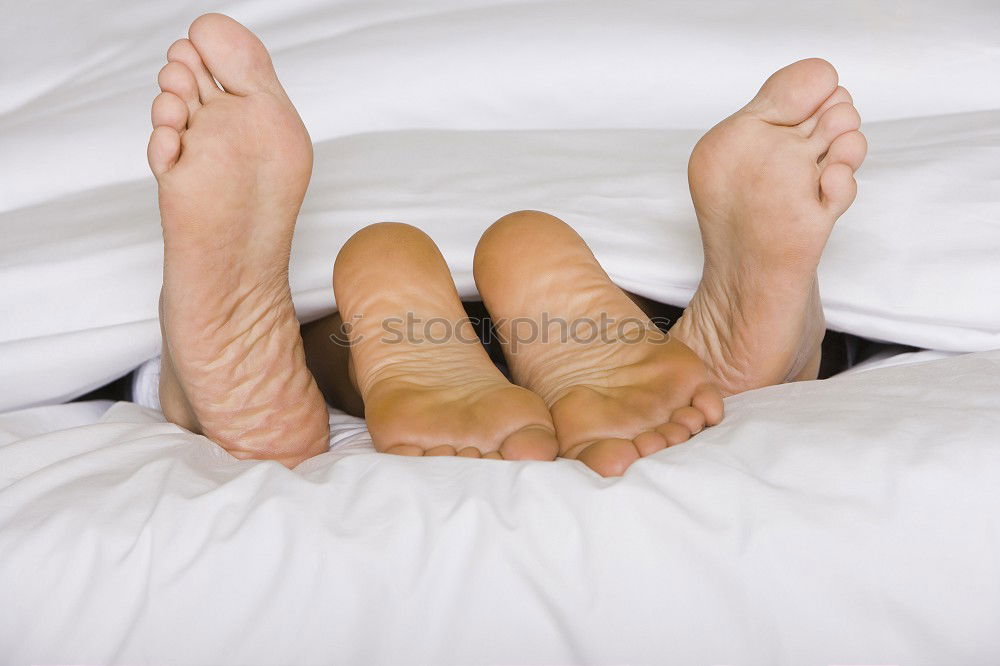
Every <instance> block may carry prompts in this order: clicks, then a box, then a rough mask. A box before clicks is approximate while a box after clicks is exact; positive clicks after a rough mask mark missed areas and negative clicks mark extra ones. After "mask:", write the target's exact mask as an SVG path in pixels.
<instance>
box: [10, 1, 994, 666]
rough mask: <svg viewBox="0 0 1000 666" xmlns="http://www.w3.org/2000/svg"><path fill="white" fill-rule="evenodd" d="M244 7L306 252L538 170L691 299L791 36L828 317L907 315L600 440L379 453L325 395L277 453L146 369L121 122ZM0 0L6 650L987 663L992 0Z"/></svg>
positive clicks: (296, 659) (77, 659) (541, 186)
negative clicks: (313, 434)
mask: <svg viewBox="0 0 1000 666" xmlns="http://www.w3.org/2000/svg"><path fill="white" fill-rule="evenodd" d="M210 9H212V10H220V11H224V12H226V13H229V14H231V15H233V16H234V17H235V18H237V19H239V20H241V21H243V22H244V23H246V24H247V25H248V26H250V27H251V28H253V29H254V30H256V31H258V32H259V34H260V35H261V36H262V38H263V40H264V42H265V43H266V44H267V45H268V46H269V47H270V48H271V49H272V52H273V56H274V60H275V64H276V67H277V69H278V73H279V76H281V78H282V80H283V82H284V83H285V85H286V88H287V89H288V92H289V95H290V96H291V98H292V99H293V100H294V101H295V103H296V104H297V106H298V108H299V110H300V112H301V113H302V116H303V118H304V120H305V122H306V125H307V127H308V128H309V130H310V133H311V135H312V138H313V140H314V143H315V153H316V164H315V169H314V176H313V182H312V184H311V186H310V191H309V194H308V195H307V199H306V202H305V205H304V206H303V210H302V216H301V219H300V222H299V226H298V228H297V232H296V239H295V245H294V247H293V263H292V269H291V271H292V272H291V280H292V287H293V292H294V296H295V301H296V307H297V310H298V313H299V315H300V317H301V318H302V319H303V320H304V321H306V320H311V319H314V318H316V317H319V316H322V315H324V314H326V313H329V312H331V311H332V310H333V309H334V308H335V303H334V300H333V293H332V289H331V287H330V269H331V263H332V258H333V256H334V255H335V254H336V251H337V249H338V248H339V246H340V245H341V244H342V243H343V241H344V240H346V238H347V237H349V236H350V235H351V233H353V232H354V231H356V230H357V229H359V228H360V227H362V226H364V225H365V224H368V223H371V222H373V221H377V220H383V219H394V220H400V221H406V222H410V223H412V224H416V225H418V226H420V227H421V228H423V229H425V230H427V231H428V233H429V234H430V235H431V236H432V237H433V238H434V239H435V241H436V242H437V243H438V244H439V245H440V246H441V248H442V251H443V253H444V255H445V257H446V259H447V260H448V263H449V265H450V267H451V269H452V271H453V274H454V275H455V279H456V283H457V285H458V287H459V291H460V292H461V294H462V295H463V296H466V297H474V296H475V289H474V284H473V281H472V278H471V257H472V248H473V247H474V245H475V242H476V240H477V238H478V236H479V234H480V233H481V232H482V230H483V229H484V228H485V227H486V226H488V225H489V224H490V223H491V222H492V221H493V220H494V219H496V218H497V217H499V216H500V215H502V214H504V213H506V212H509V211H511V210H515V209H524V208H541V209H545V210H548V211H551V212H553V213H554V214H556V215H559V216H560V217H562V218H563V219H565V220H566V221H567V222H569V223H570V224H572V225H573V226H574V227H576V228H577V229H578V230H579V231H580V233H581V234H582V235H583V236H584V238H585V239H586V240H587V241H588V242H589V243H590V244H591V246H592V247H593V248H594V251H595V254H596V255H597V256H598V259H600V260H601V261H602V263H603V264H604V265H605V266H606V267H607V268H608V270H609V273H610V274H611V275H612V277H613V278H614V279H615V280H616V281H617V282H618V283H619V284H620V285H621V286H623V287H625V288H627V289H629V290H630V291H633V292H635V293H638V294H641V295H643V296H646V297H649V298H652V299H655V300H658V301H662V302H665V303H671V304H675V305H683V304H684V303H686V301H687V299H689V298H690V296H691V294H692V293H693V290H694V288H695V286H696V285H697V281H698V277H699V271H700V265H701V254H700V245H699V240H698V233H697V227H696V225H695V223H694V219H693V213H692V210H691V206H690V202H689V199H688V195H687V191H686V182H685V166H686V164H685V162H686V156H687V154H688V152H689V151H690V148H691V146H692V145H693V144H694V142H695V141H696V140H697V138H698V136H700V134H701V133H702V132H703V131H704V130H705V129H706V128H707V126H709V125H711V124H712V123H714V122H715V121H717V120H718V119H720V118H722V117H723V116H725V115H726V114H728V113H730V112H732V111H733V110H734V109H735V108H736V107H738V106H739V105H740V104H741V103H742V102H743V101H745V99H747V98H749V97H750V96H751V95H752V94H753V92H754V90H755V88H756V86H757V85H759V83H760V81H761V80H762V79H763V77H765V76H766V75H767V74H768V73H770V72H771V71H773V70H774V69H776V68H777V67H780V66H781V65H784V64H787V62H790V61H792V60H795V59H797V58H800V57H806V56H812V55H819V56H822V57H825V58H827V59H829V60H831V61H832V62H834V63H835V64H836V65H837V67H838V69H839V70H840V72H841V76H842V81H843V82H844V83H845V85H847V86H848V87H849V88H850V89H851V91H852V93H853V94H854V97H855V100H856V103H857V105H858V106H859V108H860V110H861V112H862V115H863V117H864V118H865V126H864V128H863V129H864V131H865V133H866V135H867V136H868V138H869V142H870V146H871V149H870V156H869V159H868V161H867V163H866V165H865V166H864V167H863V168H862V170H861V172H859V183H860V195H859V199H858V201H857V203H856V204H855V206H854V207H853V208H852V209H851V211H849V212H848V214H846V215H845V216H844V217H843V218H842V219H841V221H840V222H839V223H838V225H837V228H836V230H835V232H834V235H833V237H832V238H831V241H830V244H829V246H828V249H827V253H826V255H825V256H824V259H823V263H822V264H821V269H820V280H821V284H822V290H823V296H824V306H825V309H826V313H827V318H828V324H829V326H830V327H831V328H832V329H835V330H838V331H844V332H847V333H850V334H853V335H857V336H862V337H864V338H867V339H875V340H882V341H888V342H893V343H898V344H903V345H909V346H912V347H916V348H920V349H922V350H925V351H919V352H915V353H910V354H905V355H898V356H895V357H892V358H889V359H883V360H881V361H879V362H876V363H872V364H868V365H867V366H865V367H860V368H855V369H854V370H852V371H850V372H848V373H845V374H842V375H839V376H837V377H834V378H832V379H828V380H823V381H817V382H806V383H799V384H793V385H784V386H776V387H771V388H767V389H762V390H759V391H753V392H749V393H745V394H742V395H739V396H735V397H733V398H730V399H728V400H727V404H726V409H727V418H726V420H725V421H724V422H723V423H722V424H721V425H719V426H717V427H715V428H711V429H709V430H707V431H705V432H704V433H703V434H701V435H699V436H697V437H696V438H694V439H693V440H691V442H690V443H688V444H685V445H682V446H679V447H675V448H671V449H669V450H665V451H663V452H661V453H659V454H656V455H654V456H652V457H650V458H648V459H645V460H643V461H640V462H639V463H637V464H635V465H634V466H633V467H632V468H630V469H629V471H628V472H627V473H626V475H625V476H624V477H622V478H620V479H601V478H599V477H597V476H596V475H594V474H593V473H591V472H590V471H589V470H588V469H587V468H585V467H584V466H582V465H580V464H578V463H576V462H574V461H565V460H560V461H557V462H555V463H505V462H495V461H469V460H458V459H452V460H444V459H417V460H409V459H401V458H396V457H392V456H385V455H380V454H376V453H374V452H373V451H372V448H371V442H370V439H369V438H368V437H367V433H366V431H365V429H364V425H363V423H362V422H360V421H359V420H357V419H354V418H352V417H349V416H347V415H344V414H340V413H338V412H336V411H331V414H330V419H331V430H332V433H333V436H332V438H331V450H330V452H328V453H325V454H323V455H321V456H318V457H316V458H313V459H311V460H309V461H307V462H305V463H303V464H302V465H300V466H299V467H297V468H296V469H294V470H288V469H285V468H283V467H281V466H280V465H278V464H276V463H269V462H254V461H237V460H235V459H233V458H232V457H231V456H229V455H228V454H226V453H225V452H224V451H222V450H221V449H219V448H218V447H216V446H215V445H214V444H212V443H211V442H209V441H208V440H206V439H204V438H202V437H199V436H196V435H193V434H191V433H189V432H186V431H184V430H182V429H180V428H178V427H176V426H174V425H171V424H168V423H165V422H164V421H163V419H162V415H161V414H159V412H157V411H156V410H152V409H148V408H145V407H142V406H141V405H138V404H135V403H133V402H116V403H112V402H107V401H79V400H76V399H77V398H79V397H80V396H82V395H85V394H86V393H88V392H89V391H91V390H92V389H94V388H96V387H99V386H102V385H104V384H106V383H108V382H109V381H111V380H113V379H115V378H116V377H119V376H121V375H124V374H126V373H129V372H131V371H133V370H134V369H135V368H137V367H139V366H140V365H142V364H143V363H144V362H146V361H147V360H149V359H151V358H153V357H155V355H156V354H157V349H158V345H159V330H158V326H157V320H156V295H157V290H158V288H159V273H160V270H161V266H162V263H161V262H162V258H161V253H162V245H161V243H160V234H159V228H158V223H157V215H156V208H155V185H154V183H153V181H152V179H151V178H150V177H149V176H148V175H147V172H146V166H145V164H144V146H145V139H146V136H147V135H148V120H147V113H148V104H149V102H150V100H151V99H152V97H153V95H154V93H155V81H154V77H155V72H156V71H157V69H158V68H159V66H160V63H161V61H162V53H163V50H164V49H165V47H166V46H167V45H168V44H169V43H170V42H171V41H172V40H173V39H175V38H176V37H177V36H179V35H181V34H183V31H184V28H185V26H186V24H187V23H188V22H189V21H190V20H191V19H192V18H193V17H194V16H196V15H197V14H199V13H201V12H203V11H208V10H210ZM8 18H12V19H13V20H6V21H4V23H3V26H2V27H0V31H2V34H0V36H2V37H3V39H0V156H2V157H0V183H2V186H0V230H2V233H3V238H2V240H0V313H2V317H0V662H2V663H12V664H21V663H25V664H26V663H70V662H72V663H129V664H137V663H151V664H152V663H170V664H204V663H212V664H273V663H294V664H320V663H343V664H399V663H421V664H473V663H474V664H504V663H533V664H535V663H537V664H557V663H558V664H570V663H573V664H576V663H595V664H611V663H614V664H624V663H628V664H722V663H731V664H768V665H773V664H834V663H837V664H861V663H867V664H963V665H964V664H984V665H985V664H996V663H998V662H1000V639H998V638H997V631H996V629H997V627H1000V565H998V562H1000V485H998V484H997V479H998V478H1000V435H998V434H997V433H1000V352H998V351H996V350H998V349H1000V299H998V298H996V295H997V294H1000V88H998V87H997V86H995V85H992V83H991V82H993V81H995V78H996V73H997V72H998V71H1000V39H998V37H997V35H1000V15H998V13H997V12H996V11H995V7H994V6H993V5H992V3H991V2H986V1H982V2H975V1H972V0H965V1H963V2H960V3H958V4H955V5H951V6H949V7H947V8H945V7H943V6H942V5H941V4H940V3H930V2H912V3H907V4H905V5H897V4H891V3H853V4H848V5H842V6H839V7H838V9H837V11H836V12H834V11H833V10H832V9H831V8H830V7H829V6H828V5H826V4H825V3H810V4H806V3H795V4H793V3H779V2H755V3H750V2H743V1H738V0H725V1H723V2H717V3H711V4H710V5H709V4H706V3H700V2H693V1H692V2H686V1H685V2H675V3H649V2H642V1H639V0H624V1H622V2H615V3H607V2H586V1H573V2H498V1H497V0H474V1H464V0H463V1H461V2H460V1H459V0H451V1H448V0H434V1H428V2H422V3H420V4H419V6H417V5H415V4H414V3H407V2H399V1H385V2H372V3H346V2H341V3H321V2H319V1H318V0H291V1H289V2H284V3H280V5H279V4H265V3H255V2H232V3H228V4H225V5H224V6H212V7H208V6H205V5H202V4H200V3H195V2H186V3H185V2H180V3H169V4H168V3H142V4H136V3H125V2H111V1H110V0H100V1H99V2H95V3H79V4H76V3H74V4H72V5H68V6H67V5H63V4H60V3H55V2H54V1H53V2H44V1H43V2H38V3H31V4H30V5H27V6H25V7H21V8H18V9H17V10H16V11H15V12H13V14H12V16H11V17H8Z"/></svg>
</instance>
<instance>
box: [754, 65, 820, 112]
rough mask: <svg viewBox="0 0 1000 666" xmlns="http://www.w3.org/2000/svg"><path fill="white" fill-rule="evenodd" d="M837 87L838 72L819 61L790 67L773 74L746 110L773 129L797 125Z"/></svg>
mask: <svg viewBox="0 0 1000 666" xmlns="http://www.w3.org/2000/svg"><path fill="white" fill-rule="evenodd" d="M836 87H837V70H836V69H834V68H833V65H831V64H830V63H828V62H827V61H825V60H821V59H819V58H809V59H807V60H800V61H799V62H795V63H792V64H791V65H788V66H787V67H784V68H782V69H779V70H778V71H777V72H775V73H774V74H772V75H771V76H770V78H768V79H767V81H765V82H764V85H763V86H761V89H760V92H758V93H757V96H756V97H754V98H753V100H752V101H751V102H750V104H748V105H747V110H748V111H751V112H752V113H755V114H757V116H759V117H760V118H761V119H763V120H765V121H767V122H769V123H773V124H775V125H798V124H799V123H801V122H802V121H804V120H805V119H806V118H808V117H809V116H811V115H812V114H813V113H814V112H815V111H816V109H818V108H819V107H820V105H821V104H823V101H824V100H826V99H827V98H828V97H829V96H830V95H832V94H833V91H834V90H835V89H836Z"/></svg>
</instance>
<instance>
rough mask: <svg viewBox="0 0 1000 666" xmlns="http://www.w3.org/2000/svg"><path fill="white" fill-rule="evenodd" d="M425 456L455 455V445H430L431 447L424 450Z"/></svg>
mask: <svg viewBox="0 0 1000 666" xmlns="http://www.w3.org/2000/svg"><path fill="white" fill-rule="evenodd" d="M424 455H425V456H453V455H455V447H454V446H451V445H450V444H442V445H441V446H432V447H431V448H429V449H427V450H426V451H424Z"/></svg>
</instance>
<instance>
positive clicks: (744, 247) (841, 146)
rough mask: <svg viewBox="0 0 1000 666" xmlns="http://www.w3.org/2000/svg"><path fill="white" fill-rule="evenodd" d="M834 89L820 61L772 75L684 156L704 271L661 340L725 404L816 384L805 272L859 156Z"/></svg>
mask: <svg viewBox="0 0 1000 666" xmlns="http://www.w3.org/2000/svg"><path fill="white" fill-rule="evenodd" d="M837 84H838V77H837V72H836V70H835V69H834V68H833V66H832V65H830V64H829V63H828V62H826V61H824V60H818V59H810V60H802V61H800V62H796V63H793V64H791V65H789V66H788V67H785V68H784V69H780V70H778V71H777V72H775V73H774V74H773V75H771V77H770V78H769V79H768V80H767V81H766V82H765V83H764V85H763V87H762V88H761V89H760V92H759V93H757V96H756V97H754V99H753V100H751V102H750V103H749V104H747V105H746V106H745V107H744V108H743V109H741V110H740V111H737V112H736V113H735V114H733V115H732V116H730V117H729V118H727V119H725V120H723V121H722V122H721V123H719V124H718V125H716V126H715V127H714V128H713V129H712V130H710V131H709V132H708V133H707V134H706V135H705V136H704V137H702V139H701V140H700V141H699V142H698V144H697V145H696V146H695V148H694V151H693V152H692V154H691V160H690V163H689V165H688V176H689V181H690V187H691V196H692V199H693V201H694V206H695V210H696V212H697V216H698V223H699V225H700V227H701V235H702V242H703V245H704V250H705V267H704V271H703V275H702V279H701V284H700V285H699V286H698V290H697V292H696V293H695V295H694V298H693V299H692V300H691V303H690V304H689V306H688V307H687V309H686V310H685V312H684V314H683V316H682V317H681V318H680V319H679V320H678V322H677V323H676V324H675V325H674V327H673V328H672V329H671V333H672V334H673V335H674V336H676V337H677V338H679V339H680V340H683V341H684V342H685V343H686V344H687V345H688V346H689V347H691V349H693V350H694V351H695V352H696V353H697V354H698V356H699V357H701V359H702V360H703V361H705V363H706V364H707V365H708V367H709V368H710V370H711V371H712V376H713V380H714V381H715V382H716V383H717V384H718V385H719V386H720V387H721V388H722V390H723V392H724V393H725V394H727V395H730V394H734V393H739V392H741V391H747V390H750V389H754V388H759V387H762V386H770V385H772V384H779V383H782V382H787V381H794V380H803V379H815V378H816V376H817V373H818V370H819V362H820V345H821V343H822V341H823V335H824V332H825V320H824V317H823V309H822V305H821V303H820V298H819V286H818V281H817V277H816V268H817V266H818V265H819V260H820V256H821V255H822V253H823V248H824V247H825V245H826V241H827V239H828V238H829V236H830V232H831V231H832V230H833V225H834V223H835V222H836V220H837V218H838V217H840V215H842V214H843V213H844V211H846V210H847V209H848V207H849V206H850V205H851V203H852V202H853V201H854V197H855V194H856V191H857V186H856V183H855V181H854V175H853V174H854V172H855V171H856V170H857V169H858V167H860V166H861V163H862V161H863V160H864V158H865V153H866V152H867V143H866V141H865V137H864V136H863V135H862V134H861V132H860V131H858V128H859V127H860V125H861V118H860V116H859V114H858V111H857V110H856V109H855V107H854V104H853V101H852V99H851V96H850V94H849V93H848V92H847V90H846V89H844V88H843V87H840V86H838V85H837Z"/></svg>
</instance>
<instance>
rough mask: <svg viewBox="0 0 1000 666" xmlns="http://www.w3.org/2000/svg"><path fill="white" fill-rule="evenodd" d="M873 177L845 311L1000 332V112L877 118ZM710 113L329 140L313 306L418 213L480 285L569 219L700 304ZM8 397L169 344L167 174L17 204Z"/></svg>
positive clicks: (2, 393) (305, 307)
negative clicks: (513, 233) (387, 228)
mask: <svg viewBox="0 0 1000 666" xmlns="http://www.w3.org/2000/svg"><path fill="white" fill-rule="evenodd" d="M866 131H867V132H868V135H869V137H870V141H871V144H872V148H871V154H870V157H869V160H868V163H867V164H866V166H864V167H863V168H862V171H861V172H860V173H859V181H860V187H861V194H860V196H859V199H858V201H857V203H856V204H855V206H854V207H853V208H852V209H851V210H850V211H848V213H847V214H846V215H844V217H843V218H841V220H840V221H839V222H838V224H837V226H836V228H835V230H834V233H833V236H832V238H831V240H830V243H829V245H828V248H827V251H826V254H825V255H824V258H823V261H822V263H821V266H820V280H821V288H822V292H823V298H824V306H825V308H826V313H827V319H828V323H829V325H830V327H832V328H835V329H837V330H843V331H848V332H851V333H855V334H858V335H862V336H865V337H869V338H876V339H884V340H891V341H894V342H900V343H904V344H911V345H914V346H918V347H925V348H936V349H944V350H953V351H982V350H988V349H996V348H1000V300H998V299H997V298H996V294H998V293H1000V270H998V269H997V257H1000V224H998V223H997V220H1000V111H996V112H982V113H973V114H959V115H954V116H941V117H934V118H919V119H909V120H900V121H886V122H883V123H871V124H870V125H869V126H868V127H867V128H866ZM698 136H699V132H698V131H697V130H561V131H504V132H462V131H431V130H414V131H405V132H388V133H374V134H363V135H359V136H353V137H344V138H340V139H335V140H331V141H326V142H322V143H319V144H317V146H316V165H315V170H314V176H313V181H312V184H311V186H310V189H309V193H308V195H307V197H306V201H305V204H304V205H303V208H302V214H301V216H300V219H299V225H298V228H297V230H296V238H295V242H294V246H293V254H292V267H291V280H292V289H293V292H294V295H295V299H296V304H297V306H298V310H299V313H300V315H301V316H302V317H303V318H306V319H308V318H313V317H316V316H319V315H321V314H323V313H326V312H330V311H331V310H332V309H333V308H334V298H333V290H332V288H331V286H330V274H331V269H332V265H333V259H334V257H335V256H336V253H337V251H338V250H339V248H340V247H341V245H342V244H343V243H344V241H345V240H346V239H347V238H348V237H349V236H350V235H351V234H352V233H353V232H354V231H356V230H358V229H360V228H361V227H363V226H364V225H366V224H370V223H372V222H376V221H380V220H399V221H405V222H409V223H411V224H415V225H417V226H419V227H421V228H422V229H424V230H425V231H427V232H428V233H429V234H430V235H431V236H432V237H433V238H434V239H435V240H436V241H437V242H438V243H439V244H440V246H441V249H442V251H443V253H444V255H445V258H446V259H447V261H448V264H449V267H450V268H451V270H452V272H453V274H454V276H455V279H456V282H457V285H458V288H459V291H460V292H461V293H462V294H463V296H474V295H475V285H474V283H473V280H472V256H473V250H474V248H475V245H476V242H477V241H478V239H479V236H480V234H481V233H482V232H483V230H484V229H485V228H486V227H487V226H488V225H489V224H490V223H491V222H493V220H495V219H496V218H498V217H500V216H501V215H503V214H505V213H507V212H510V211H511V210H516V209H519V208H540V209H544V210H547V211H550V212H552V213H554V214H556V215H559V216H561V217H562V218H563V219H565V220H566V221H567V222H569V223H570V224H571V225H573V226H574V227H575V228H576V229H577V230H578V231H579V232H580V233H581V234H582V235H583V237H584V238H585V239H586V240H587V241H588V242H589V243H590V244H591V246H592V247H593V249H594V251H595V253H596V254H597V257H598V259H599V260H601V262H602V263H603V264H604V266H605V267H606V268H607V270H608V271H609V272H610V273H611V275H612V276H613V277H614V278H615V279H616V280H617V281H618V283H619V284H621V285H622V286H623V287H625V288H627V289H631V290H632V291H635V292H637V293H640V294H643V295H645V296H648V297H650V298H654V299H656V300H660V301H663V302H667V303H673V304H676V305H684V304H686V303H687V301H688V299H689V298H690V296H691V294H692V293H693V291H694V288H695V286H696V285H697V282H698V278H699V276H700V272H701V261H702V255H701V244H700V240H699V234H698V227H697V223H696V221H695V219H694V214H693V209H692V207H691V203H690V197H689V195H688V192H687V181H686V176H685V169H686V160H687V155H688V153H689V151H690V149H691V147H692V145H693V144H694V142H695V141H696V140H697V138H698ZM0 227H2V228H3V229H4V239H3V244H2V245H0V285H2V288H0V312H3V313H5V316H4V317H3V318H0V368H2V369H3V371H2V373H0V412H2V411H4V410H10V409H16V408H20V407H25V406H29V405H33V404H40V403H44V402H57V401H63V400H67V399H70V398H72V397H75V396H77V395H80V394H82V393H83V392H85V391H87V390H90V389H92V388H95V387H97V386H100V385H102V384H104V383H106V382H108V381H110V380H111V379H113V378H115V377H117V376H119V375H121V374H124V373H126V372H128V371H129V370H131V369H132V368H134V367H136V366H137V365H139V364H140V363H141V362H142V361H144V360H146V359H148V358H151V357H153V356H155V355H156V354H157V353H158V346H159V327H158V325H157V322H156V316H157V315H156V303H157V296H158V291H159V285H160V278H161V266H162V251H163V250H162V242H161V239H160V229H159V223H158V216H157V212H156V207H155V187H154V184H153V183H152V181H151V180H143V181H136V182H132V183H123V184H119V185H110V186H108V187H105V188H100V189H97V190H93V191H89V192H85V193H80V194H73V195H67V196H65V197H61V198H58V199H55V200H53V201H51V202H49V203H45V204H38V205H35V206H29V207H26V208H20V209H18V210H15V211H10V212H7V213H0Z"/></svg>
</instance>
